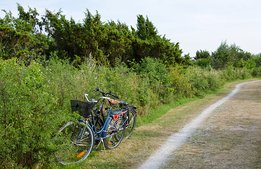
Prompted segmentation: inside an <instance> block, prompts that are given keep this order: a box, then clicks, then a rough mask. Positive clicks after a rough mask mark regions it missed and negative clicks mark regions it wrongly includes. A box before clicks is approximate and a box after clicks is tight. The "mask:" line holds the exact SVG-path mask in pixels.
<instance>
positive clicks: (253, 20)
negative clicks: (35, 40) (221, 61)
mask: <svg viewBox="0 0 261 169" xmlns="http://www.w3.org/2000/svg"><path fill="white" fill-rule="evenodd" d="M17 3H19V4H20V5H22V6H23V7H24V8H25V10H26V11H27V10H28V7H31V8H36V9H37V11H38V12H39V13H40V14H41V15H44V13H45V9H48V10H51V11H54V12H57V11H59V9H61V10H62V11H63V14H64V15H66V16H67V18H70V17H72V18H73V19H74V20H75V21H78V22H81V21H82V20H83V18H84V17H85V14H84V12H85V11H86V9H88V10H90V11H91V12H92V14H95V12H96V11H98V13H99V14H100V15H101V19H102V21H103V22H107V21H111V20H113V21H120V22H122V23H125V24H127V25H129V26H133V27H136V23H137V15H140V14H141V15H144V16H148V18H149V20H150V21H151V22H152V23H153V24H154V26H155V27H156V28H157V31H158V33H159V34H160V35H162V36H163V35H165V37H166V38H168V39H170V41H171V42H174V43H177V42H179V44H180V48H181V49H182V51H183V53H184V54H190V56H191V57H193V56H195V53H196V51H198V50H207V51H209V52H214V51H215V50H216V49H217V48H218V46H219V45H220V44H221V43H222V42H227V43H228V44H236V45H237V46H238V47H240V48H241V49H243V50H244V51H248V52H251V53H253V54H259V53H261V9H260V7H261V1H260V0H128V1H127V0H0V9H5V10H7V11H11V12H12V13H13V15H14V16H16V15H17V5H16V4H17ZM3 16H4V13H3V12H2V11H1V12H0V17H3Z"/></svg>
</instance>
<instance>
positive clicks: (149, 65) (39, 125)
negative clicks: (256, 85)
mask: <svg viewBox="0 0 261 169" xmlns="http://www.w3.org/2000/svg"><path fill="white" fill-rule="evenodd" d="M249 76H250V73H249V71H247V70H246V69H233V68H228V69H226V70H224V71H215V70H212V69H210V70H206V69H201V68H198V67H189V68H187V69H184V68H182V67H179V66H176V67H166V66H165V65H164V64H162V63H161V62H160V61H159V60H157V59H150V58H147V59H144V60H143V61H142V63H141V64H138V65H136V66H134V67H133V69H130V68H127V67H126V66H118V67H115V68H109V67H105V66H98V65H97V64H96V63H95V61H94V60H92V59H88V60H86V61H85V64H82V65H81V66H80V67H79V68H75V67H74V66H72V65H70V64H68V63H67V62H66V61H61V60H58V59H51V60H49V61H48V62H46V63H45V66H43V65H42V64H39V63H37V62H32V63H31V64H30V65H29V66H25V65H24V64H22V63H20V62H17V60H16V59H10V60H5V61H4V60H0V79H1V81H0V95H1V97H0V112H1V114H0V120H1V124H0V135H1V138H3V139H1V140H0V147H1V152H0V161H1V163H2V164H3V166H6V168H8V167H10V166H12V165H20V166H32V165H34V164H35V163H39V162H40V163H41V164H43V165H47V162H49V161H52V157H53V156H52V153H53V151H55V146H54V145H53V144H52V141H51V138H52V136H53V134H54V133H55V132H56V131H57V128H58V127H59V125H60V124H62V122H63V121H65V120H68V119H69V118H71V113H70V105H69V101H70V99H83V93H85V92H88V93H90V96H91V97H94V96H95V92H94V90H93V89H94V88H95V87H100V88H102V89H104V90H108V91H113V92H114V93H116V94H118V95H120V97H121V99H124V100H127V101H129V102H131V103H132V104H135V105H136V106H138V110H139V111H138V112H139V114H140V115H142V114H143V115H144V114H147V113H149V112H150V110H151V109H153V108H155V107H156V106H157V105H160V104H162V103H168V102H169V101H170V100H173V99H176V98H181V97H193V96H202V95H204V94H205V93H206V92H209V91H212V90H216V89H217V88H219V87H221V86H222V84H224V82H225V81H227V80H235V79H244V78H247V77H249Z"/></svg>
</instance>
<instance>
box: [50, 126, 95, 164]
mask: <svg viewBox="0 0 261 169" xmlns="http://www.w3.org/2000/svg"><path fill="white" fill-rule="evenodd" d="M93 142H94V141H93V133H92V130H91V129H90V127H89V126H88V125H87V124H85V123H84V122H72V121H71V122H67V123H66V124H65V125H64V126H63V127H61V128H60V130H59V131H58V133H57V135H56V137H55V144H56V145H57V151H56V153H55V156H56V158H57V160H58V161H59V162H60V163H61V164H63V165H68V164H73V163H78V162H80V161H82V160H84V159H86V158H87V157H88V155H89V154H90V152H91V150H92V148H93Z"/></svg>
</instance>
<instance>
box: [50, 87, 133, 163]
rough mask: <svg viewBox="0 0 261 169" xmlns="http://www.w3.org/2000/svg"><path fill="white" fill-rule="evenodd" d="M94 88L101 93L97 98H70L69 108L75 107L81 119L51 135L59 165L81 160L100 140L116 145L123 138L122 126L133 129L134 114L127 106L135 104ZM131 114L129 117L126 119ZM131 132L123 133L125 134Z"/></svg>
mask: <svg viewBox="0 0 261 169" xmlns="http://www.w3.org/2000/svg"><path fill="white" fill-rule="evenodd" d="M96 91H97V92H100V93H101V94H102V95H103V96H102V97H100V98H99V99H98V100H94V99H92V100H89V99H88V94H85V98H86V102H82V101H79V100H72V101H71V106H72V110H73V111H78V112H79V113H80V114H81V115H82V116H83V117H84V119H80V120H77V121H70V122H67V123H66V124H65V125H64V126H62V127H61V128H60V130H59V131H58V133H57V135H56V136H55V139H54V140H55V143H56V144H57V145H58V150H57V151H56V153H55V156H56V158H57V160H58V161H59V162H60V163H61V164H63V165H68V164H72V163H78V162H81V161H82V160H84V159H86V158H87V157H88V156H89V154H90V152H91V151H92V149H93V147H94V146H95V145H97V146H99V145H100V143H103V145H104V147H105V148H106V149H113V148H116V147H117V146H119V144H120V143H121V141H122V140H123V137H124V132H125V130H126V128H131V130H130V131H131V132H132V131H133V128H134V126H135V122H136V114H135V115H134V113H131V114H133V115H130V113H129V112H130V110H132V112H134V111H133V110H134V109H136V108H135V107H134V106H127V105H128V104H127V103H126V102H123V101H117V100H114V99H112V98H111V97H115V98H118V96H116V95H113V94H111V93H105V92H102V91H101V90H98V89H97V90H96ZM105 101H108V102H109V103H110V105H111V106H107V107H106V106H104V103H105ZM98 103H100V106H99V108H97V105H98ZM113 104H119V105H121V106H120V107H121V108H120V109H113V108H112V105H113ZM95 107H96V108H95ZM106 113H107V114H106ZM131 116H132V117H133V118H132V119H133V120H132V121H131V120H130V119H129V118H130V117H131ZM134 117H135V118H134ZM130 124H131V125H130ZM130 126H131V127H130ZM127 131H128V130H127ZM131 132H130V133H127V134H128V135H127V137H129V136H130V134H131ZM125 136H126V135H125Z"/></svg>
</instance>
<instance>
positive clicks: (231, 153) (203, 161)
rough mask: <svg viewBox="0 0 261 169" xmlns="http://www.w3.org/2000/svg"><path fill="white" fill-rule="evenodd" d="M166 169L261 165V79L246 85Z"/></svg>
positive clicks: (175, 153) (170, 161)
mask: <svg viewBox="0 0 261 169" xmlns="http://www.w3.org/2000/svg"><path fill="white" fill-rule="evenodd" d="M164 168H237V169H238V168H242V169H246V168H259V169H260V168H261V81H259V82H256V83H250V84H246V85H244V86H243V87H242V88H241V90H240V91H239V93H237V94H236V95H235V96H234V97H232V98H231V99H230V100H229V101H227V102H226V103H225V104H223V105H222V106H221V107H219V108H218V109H216V110H215V112H214V113H213V114H212V116H211V117H209V118H208V119H207V120H206V121H205V122H204V123H203V124H202V125H201V126H200V128H199V129H197V130H196V132H195V133H194V135H193V136H192V137H191V138H190V139H189V140H188V141H187V142H186V143H185V144H183V146H182V147H181V148H180V149H179V150H178V151H177V152H174V153H173V154H172V155H171V156H170V157H169V162H168V163H167V164H165V167H164Z"/></svg>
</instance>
